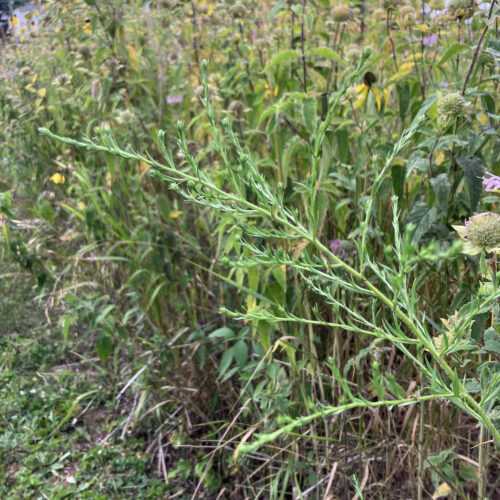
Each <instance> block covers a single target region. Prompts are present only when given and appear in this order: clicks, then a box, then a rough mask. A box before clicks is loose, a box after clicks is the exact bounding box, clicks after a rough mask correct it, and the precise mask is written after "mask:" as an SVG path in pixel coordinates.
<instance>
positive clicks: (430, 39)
mask: <svg viewBox="0 0 500 500" xmlns="http://www.w3.org/2000/svg"><path fill="white" fill-rule="evenodd" d="M437 40H438V38H437V36H436V35H434V34H432V35H431V36H426V37H424V45H426V46H427V47H432V46H433V45H434V44H435V43H436V42H437Z"/></svg>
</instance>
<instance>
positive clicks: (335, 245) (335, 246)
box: [330, 239, 348, 259]
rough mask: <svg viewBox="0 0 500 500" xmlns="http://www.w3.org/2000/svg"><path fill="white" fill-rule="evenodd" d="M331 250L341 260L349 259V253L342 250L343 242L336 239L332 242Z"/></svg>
mask: <svg viewBox="0 0 500 500" xmlns="http://www.w3.org/2000/svg"><path fill="white" fill-rule="evenodd" d="M330 250H331V252H332V253H333V254H335V255H337V257H340V258H341V259H346V258H347V257H348V255H347V252H346V251H345V250H344V249H343V248H342V240H337V239H335V240H332V241H330Z"/></svg>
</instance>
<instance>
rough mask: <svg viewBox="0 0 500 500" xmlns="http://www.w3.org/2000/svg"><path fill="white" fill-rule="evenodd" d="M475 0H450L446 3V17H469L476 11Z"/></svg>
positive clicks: (461, 18)
mask: <svg viewBox="0 0 500 500" xmlns="http://www.w3.org/2000/svg"><path fill="white" fill-rule="evenodd" d="M476 8H477V5H476V2H475V0H450V3H449V4H448V17H449V18H450V19H460V20H463V19H469V18H470V17H472V16H473V15H474V12H476Z"/></svg>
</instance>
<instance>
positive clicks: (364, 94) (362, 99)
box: [353, 85, 368, 109]
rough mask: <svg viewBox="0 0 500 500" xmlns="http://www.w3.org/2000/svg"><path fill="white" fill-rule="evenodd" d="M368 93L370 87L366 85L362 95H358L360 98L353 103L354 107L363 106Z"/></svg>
mask: <svg viewBox="0 0 500 500" xmlns="http://www.w3.org/2000/svg"><path fill="white" fill-rule="evenodd" d="M356 88H357V87H356ZM367 95H368V87H367V86H366V85H365V89H364V90H363V92H361V94H360V96H359V97H358V100H357V101H356V102H355V104H354V105H353V107H354V109H358V108H359V107H360V106H361V104H363V103H364V102H365V100H366V96H367Z"/></svg>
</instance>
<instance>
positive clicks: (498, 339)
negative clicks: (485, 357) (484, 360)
mask: <svg viewBox="0 0 500 500" xmlns="http://www.w3.org/2000/svg"><path fill="white" fill-rule="evenodd" d="M481 351H483V352H484V351H487V352H494V353H496V354H500V335H499V334H498V332H497V331H496V330H495V329H494V328H488V329H487V330H486V331H485V332H484V347H483V349H481Z"/></svg>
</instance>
